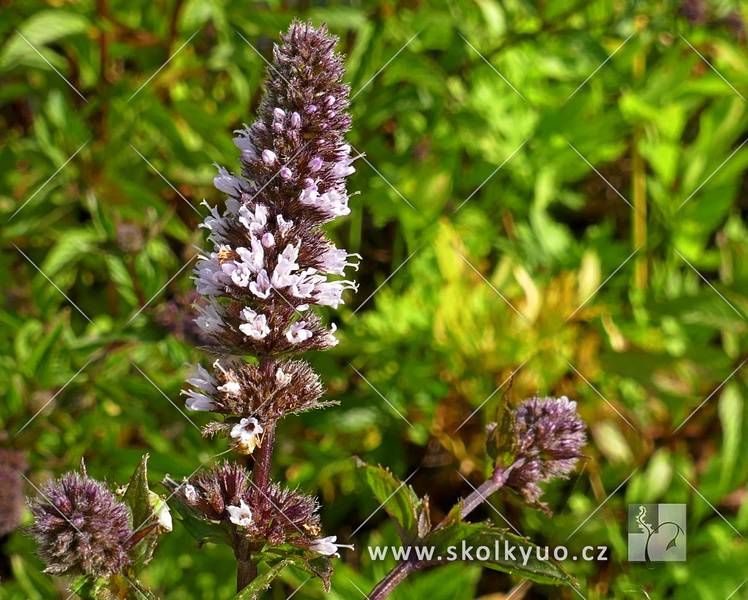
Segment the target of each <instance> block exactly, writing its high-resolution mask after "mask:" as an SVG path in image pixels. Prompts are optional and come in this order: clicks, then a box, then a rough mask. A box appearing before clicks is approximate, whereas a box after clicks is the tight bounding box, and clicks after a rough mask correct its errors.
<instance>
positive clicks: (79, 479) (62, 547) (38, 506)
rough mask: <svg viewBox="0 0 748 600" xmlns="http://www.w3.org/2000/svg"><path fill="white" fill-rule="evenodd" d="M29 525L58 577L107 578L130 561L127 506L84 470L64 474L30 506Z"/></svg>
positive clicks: (49, 568)
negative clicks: (128, 553)
mask: <svg viewBox="0 0 748 600" xmlns="http://www.w3.org/2000/svg"><path fill="white" fill-rule="evenodd" d="M31 512H32V514H33V515H34V523H33V525H31V527H30V528H29V531H30V533H31V534H32V535H33V536H34V538H35V539H36V541H37V543H38V544H39V549H38V554H39V556H40V557H41V558H42V559H43V560H44V561H45V562H46V563H47V568H46V570H45V572H47V573H55V574H57V575H70V576H78V575H85V576H89V577H107V576H109V575H111V574H112V573H117V572H120V571H122V569H123V568H124V567H125V566H126V565H128V564H129V563H130V558H129V557H128V555H127V552H128V550H129V549H130V544H131V538H132V533H133V532H132V528H131V521H132V518H131V515H130V510H129V509H128V508H127V506H126V505H125V504H123V503H122V502H120V501H119V500H118V499H117V497H116V496H115V495H114V494H113V493H112V492H110V491H109V489H108V488H107V486H106V485H105V484H103V483H101V482H99V481H96V480H94V479H91V478H90V477H88V476H87V475H86V474H85V471H84V473H83V475H80V474H78V473H67V474H66V475H63V476H62V477H61V478H60V479H58V480H56V481H54V482H52V483H50V484H48V485H47V486H46V487H45V488H44V489H43V490H42V498H38V499H36V500H35V501H33V502H32V504H31Z"/></svg>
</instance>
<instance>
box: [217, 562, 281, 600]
mask: <svg viewBox="0 0 748 600" xmlns="http://www.w3.org/2000/svg"><path fill="white" fill-rule="evenodd" d="M289 564H291V561H288V560H282V561H280V562H279V563H277V564H275V565H273V566H272V567H270V568H269V569H268V570H267V571H265V572H264V573H262V574H260V575H258V576H257V577H255V578H254V580H253V581H252V583H250V584H249V585H248V586H247V587H245V588H244V589H243V590H242V591H241V592H239V593H238V594H237V595H236V596H234V597H233V598H232V599H231V600H256V598H257V597H258V596H259V595H260V592H263V591H265V590H266V589H268V588H269V587H270V584H271V583H272V581H273V579H275V578H276V577H277V576H278V575H279V574H280V572H281V571H282V570H283V569H285V568H286V566H288V565H289Z"/></svg>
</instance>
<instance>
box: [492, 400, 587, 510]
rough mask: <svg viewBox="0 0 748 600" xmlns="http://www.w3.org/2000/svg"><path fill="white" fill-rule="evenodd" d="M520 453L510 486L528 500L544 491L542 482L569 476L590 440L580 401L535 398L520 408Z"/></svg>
mask: <svg viewBox="0 0 748 600" xmlns="http://www.w3.org/2000/svg"><path fill="white" fill-rule="evenodd" d="M515 418H516V434H517V453H516V457H515V461H514V463H513V465H511V466H510V467H509V468H508V469H507V471H508V476H507V480H506V485H507V486H508V487H511V488H513V489H515V490H516V491H518V492H519V493H520V494H521V495H522V496H523V497H524V498H525V500H527V501H528V502H531V503H534V502H537V501H538V499H539V498H540V495H541V494H542V490H541V489H540V487H538V485H537V484H538V483H540V482H546V481H550V480H551V479H554V478H556V477H562V478H566V476H567V475H568V474H569V473H570V472H571V471H572V470H573V469H574V466H575V465H576V462H577V459H578V458H579V457H581V456H584V455H583V454H582V453H581V449H582V447H583V446H584V444H585V443H586V442H587V435H586V434H585V427H584V422H583V421H582V419H581V418H580V417H579V415H578V414H577V403H576V402H572V401H570V400H569V399H568V398H567V397H566V396H561V398H558V399H556V398H544V399H542V400H541V399H540V398H531V399H529V400H525V401H524V402H522V403H521V404H520V405H519V407H518V408H517V410H516V413H515Z"/></svg>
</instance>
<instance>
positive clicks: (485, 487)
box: [437, 469, 504, 528]
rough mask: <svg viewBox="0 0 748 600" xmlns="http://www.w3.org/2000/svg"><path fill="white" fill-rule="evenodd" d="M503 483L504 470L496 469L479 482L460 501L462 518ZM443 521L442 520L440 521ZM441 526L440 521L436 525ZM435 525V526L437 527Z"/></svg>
mask: <svg viewBox="0 0 748 600" xmlns="http://www.w3.org/2000/svg"><path fill="white" fill-rule="evenodd" d="M503 485H504V470H502V469H496V470H495V471H494V473H493V475H492V476H491V477H490V478H489V479H487V480H486V481H484V482H483V483H481V484H480V486H479V487H478V489H476V490H474V491H473V493H472V494H470V495H469V496H468V497H467V498H465V500H463V502H462V513H461V516H462V518H463V519H464V518H465V517H467V516H468V515H469V514H470V513H471V512H473V511H474V510H475V509H476V508H478V506H480V505H481V504H482V503H483V502H485V501H486V500H487V499H488V497H489V496H490V495H491V494H493V493H494V492H497V491H498V490H500V489H501V488H502V486H503ZM442 523H443V521H442ZM440 526H441V523H440V524H439V526H438V527H440ZM438 527H437V528H438Z"/></svg>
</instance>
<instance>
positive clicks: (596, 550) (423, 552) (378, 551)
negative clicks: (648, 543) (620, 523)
mask: <svg viewBox="0 0 748 600" xmlns="http://www.w3.org/2000/svg"><path fill="white" fill-rule="evenodd" d="M367 549H368V551H369V557H370V558H371V559H372V560H384V559H386V558H387V557H388V556H392V558H394V559H395V560H397V561H405V560H412V559H415V560H417V561H419V562H421V561H423V562H431V561H440V562H441V561H474V560H477V561H496V562H509V561H510V562H513V563H517V562H520V563H521V564H522V565H523V566H525V565H527V563H528V562H530V560H533V559H535V560H540V561H549V560H555V561H558V562H562V561H565V560H568V559H571V560H582V561H586V562H593V561H602V562H606V561H607V560H608V547H607V546H585V547H584V548H582V551H581V553H580V554H579V555H577V554H570V553H569V550H568V549H567V548H566V547H565V546H556V547H555V548H553V549H551V548H549V547H548V546H532V547H527V546H515V545H514V544H511V543H510V542H508V541H507V540H504V543H503V544H500V543H499V542H498V541H496V542H495V544H494V545H493V547H491V546H471V545H469V544H467V543H466V542H465V541H464V540H463V542H462V544H461V545H460V546H449V547H447V549H446V551H445V552H444V553H443V554H438V555H437V554H436V548H434V547H433V546H408V547H403V546H376V547H372V546H368V547H367Z"/></svg>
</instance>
